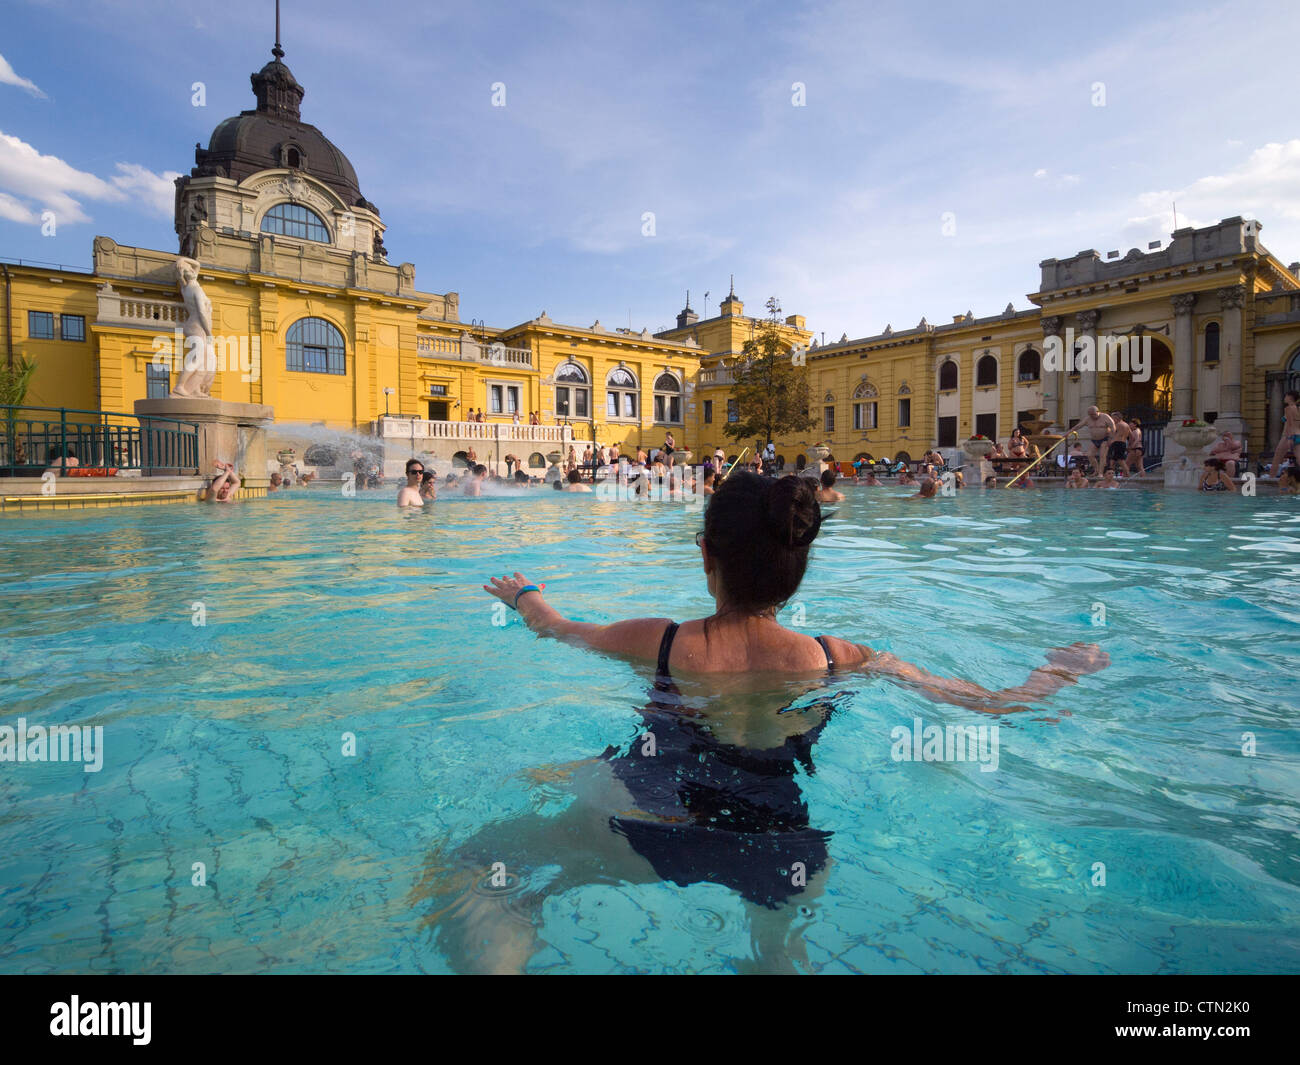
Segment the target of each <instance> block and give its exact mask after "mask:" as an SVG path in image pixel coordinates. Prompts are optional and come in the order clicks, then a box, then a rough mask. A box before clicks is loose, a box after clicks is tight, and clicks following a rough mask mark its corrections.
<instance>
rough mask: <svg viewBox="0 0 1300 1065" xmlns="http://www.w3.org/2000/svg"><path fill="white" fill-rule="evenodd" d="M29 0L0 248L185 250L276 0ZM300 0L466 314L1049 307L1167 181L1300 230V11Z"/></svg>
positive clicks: (610, 320) (288, 2)
mask: <svg viewBox="0 0 1300 1065" xmlns="http://www.w3.org/2000/svg"><path fill="white" fill-rule="evenodd" d="M3 3H4V18H3V27H2V28H0V56H2V57H3V59H2V60H0V256H3V257H7V258H31V259H39V260H43V261H47V262H56V263H62V264H67V265H73V266H82V267H85V266H88V265H89V261H90V248H91V241H92V238H93V237H94V236H95V235H96V234H100V233H103V234H107V235H109V236H112V237H113V238H114V239H115V240H117V241H118V242H119V243H123V244H138V245H143V246H148V247H155V248H165V249H169V250H170V249H173V248H174V247H175V246H176V240H175V235H174V233H173V230H172V223H171V205H172V189H171V178H172V177H174V176H175V174H176V173H178V172H188V170H189V168H190V167H191V166H192V165H193V146H194V144H195V142H196V141H202V142H203V143H204V144H205V145H206V143H207V140H208V137H209V135H210V134H211V131H212V128H213V127H214V126H215V125H216V124H217V123H218V122H219V121H220V120H221V119H222V118H225V117H226V116H228V115H232V114H235V113H237V112H239V111H240V110H244V109H247V108H250V107H252V106H253V96H252V92H251V90H250V86H249V81H248V75H249V74H250V73H252V72H253V71H255V70H257V69H258V68H259V67H261V66H262V64H263V63H264V62H266V61H267V60H268V59H269V58H270V54H269V53H270V47H271V43H272V37H273V8H274V5H273V3H271V2H268V0H226V2H225V3H223V4H221V5H219V6H218V5H212V4H207V3H190V2H187V0H171V2H166V3H164V2H155V0H96V2H94V3H86V2H84V0H3ZM282 7H283V27H284V28H283V44H284V47H285V50H286V57H285V62H286V63H287V64H288V65H289V66H290V68H291V69H292V70H293V72H294V74H295V76H296V77H297V78H298V80H299V82H301V83H302V85H303V86H304V87H305V89H306V97H305V98H304V100H303V118H304V120H305V121H308V122H311V123H312V124H314V125H316V126H317V127H319V128H320V129H321V130H322V132H324V133H325V135H326V136H328V137H329V138H330V139H331V140H333V141H334V143H335V144H337V145H338V146H339V147H340V148H341V149H342V150H343V151H344V152H345V153H346V154H347V155H348V156H349V158H350V159H351V160H352V162H353V165H354V166H355V167H356V170H357V174H358V176H359V178H360V182H361V188H362V192H363V194H364V195H365V196H366V197H367V198H368V199H370V200H371V201H373V202H374V203H375V204H377V205H378V207H379V209H380V212H381V214H382V216H383V218H384V221H385V223H386V224H387V225H388V227H389V228H388V233H387V235H386V237H385V243H386V245H387V248H388V253H389V258H390V261H392V262H402V261H410V262H413V263H415V264H416V267H417V275H416V280H417V284H418V285H419V287H420V288H421V289H423V290H425V291H431V292H444V291H451V290H454V291H459V292H460V294H461V303H460V306H461V313H462V314H463V315H464V316H465V317H466V318H467V319H469V318H479V319H484V320H486V321H487V322H488V323H489V324H492V325H499V326H506V325H512V324H515V323H517V322H520V321H523V320H525V319H528V318H532V317H534V316H535V315H537V314H539V313H541V311H542V310H546V311H547V312H548V313H549V314H550V315H551V317H552V318H554V319H556V320H559V321H563V322H569V323H574V324H579V325H590V324H591V323H592V322H593V321H594V320H595V319H597V318H599V319H600V320H601V321H602V323H603V324H604V325H606V326H607V327H613V326H619V325H623V326H625V325H627V324H628V323H629V316H630V321H631V324H632V326H633V327H634V328H636V329H640V328H641V327H642V326H649V327H650V328H651V329H652V330H654V329H660V328H663V327H666V326H668V325H671V324H672V322H673V318H674V316H675V315H676V313H677V311H678V310H679V309H680V308H681V305H682V298H683V294H684V290H685V289H687V288H689V289H690V290H691V296H692V303H693V304H694V306H695V308H696V310H699V311H701V312H703V311H704V310H705V307H704V293H705V292H706V291H708V292H709V302H708V311H709V313H716V310H717V305H718V301H719V299H720V298H721V297H722V296H723V295H725V293H726V291H727V283H728V275H730V274H733V273H734V274H735V276H736V292H737V295H739V296H740V297H741V298H742V299H743V300H744V301H745V303H746V309H747V310H748V311H751V312H753V313H761V309H762V306H763V302H764V301H765V300H766V298H767V297H768V296H771V295H776V296H778V298H779V299H780V301H781V303H782V305H783V307H784V309H785V312H786V313H787V314H789V313H799V314H803V315H806V316H807V319H808V325H809V327H810V328H812V329H814V330H816V331H818V332H823V331H824V332H825V334H826V337H827V339H828V340H834V339H837V338H838V337H839V336H840V334H841V333H847V334H848V335H849V336H850V337H856V336H862V335H866V334H871V333H876V332H879V331H880V330H882V329H883V328H884V326H885V325H886V323H889V324H891V325H892V326H893V327H894V328H895V329H903V328H910V327H912V326H914V325H916V323H917V322H918V321H919V320H920V318H921V317H922V315H924V316H926V317H927V318H928V319H929V320H930V321H931V322H935V323H938V322H943V321H951V316H952V315H954V314H960V313H964V312H965V311H966V310H968V309H970V310H973V311H974V312H975V314H976V315H985V314H994V313H998V312H1000V311H1001V310H1002V309H1003V307H1005V306H1006V304H1007V302H1008V301H1012V302H1014V304H1015V306H1016V307H1017V308H1018V309H1023V308H1025V307H1028V306H1029V303H1028V301H1027V300H1026V299H1025V294H1026V293H1028V292H1032V291H1034V290H1035V289H1036V287H1037V281H1038V269H1037V264H1038V262H1039V261H1040V260H1042V259H1045V258H1048V257H1064V256H1068V255H1072V254H1074V253H1075V252H1077V251H1079V250H1081V249H1084V248H1096V249H1097V250H1099V251H1100V252H1102V254H1103V255H1104V254H1105V253H1106V252H1107V251H1109V250H1112V249H1118V250H1120V251H1121V252H1126V251H1127V250H1128V249H1129V248H1131V247H1134V246H1136V247H1141V248H1144V249H1145V248H1146V246H1147V242H1148V241H1150V240H1158V239H1167V238H1168V234H1169V232H1170V230H1171V228H1172V221H1173V218H1172V209H1171V203H1172V202H1173V201H1177V204H1178V222H1179V224H1180V225H1188V224H1193V225H1205V224H1208V223H1210V222H1214V221H1217V220H1218V219H1219V218H1222V217H1226V216H1229V215H1234V214H1243V215H1247V216H1251V217H1255V218H1258V219H1260V221H1261V222H1262V223H1263V232H1262V238H1263V241H1264V243H1265V244H1266V245H1267V246H1268V247H1269V248H1270V250H1272V251H1273V252H1274V253H1275V254H1277V255H1278V256H1279V257H1280V258H1281V259H1282V260H1283V261H1284V262H1290V261H1292V260H1295V259H1300V197H1298V196H1297V195H1296V193H1297V190H1300V117H1298V116H1297V113H1296V111H1295V109H1294V108H1293V107H1291V106H1290V99H1291V93H1290V92H1289V91H1288V89H1289V85H1288V77H1289V75H1290V72H1291V71H1292V70H1293V69H1294V63H1293V56H1292V51H1293V42H1294V41H1295V40H1296V39H1298V38H1300V7H1297V8H1292V7H1291V6H1290V5H1276V6H1274V7H1272V8H1270V9H1269V10H1268V12H1267V14H1266V15H1265V16H1261V15H1260V14H1259V9H1258V8H1257V7H1253V8H1252V7H1248V6H1247V5H1245V4H1207V5H1196V4H1192V3H1185V2H1179V3H1159V2H1156V3H1147V4H1133V3H1116V4H1110V3H1090V4H1087V5H1076V4H1061V5H1057V4H1050V3H1048V4H1044V3H1032V4H1031V3H1025V4H1019V3H999V4H997V5H968V4H931V3H924V2H923V3H902V4H864V3H861V2H843V3H840V2H826V3H767V2H756V3H745V4H741V3H732V4H718V3H708V2H703V3H701V2H684V3H663V4H648V3H639V2H635V0H630V2H620V3H608V2H607V3H594V4H584V3H580V2H572V0H566V2H561V3H538V4H520V3H509V4H501V3H493V2H487V0H483V2H478V3H475V4H437V3H427V4H426V3H373V4H368V5H357V4H356V3H354V2H340V0H311V2H308V0H283V4H282ZM196 81H201V82H203V83H204V84H205V86H206V106H205V107H201V108H198V107H194V106H192V103H191V97H192V92H191V85H192V84H193V83H194V82H196ZM495 82H502V83H504V84H505V86H506V106H505V107H504V108H494V107H493V106H492V105H491V96H492V85H493V83H495ZM795 82H802V83H803V84H804V85H805V86H806V106H802V107H796V106H793V105H792V98H793V91H792V86H793V84H794V83H795ZM1098 82H1100V83H1103V84H1104V106H1095V103H1094V101H1095V100H1097V99H1099V96H1098V92H1097V90H1096V89H1095V88H1094V85H1095V84H1096V83H1098ZM46 210H53V211H54V212H55V217H56V219H57V222H58V226H57V232H56V235H54V236H43V235H42V233H41V225H40V219H41V214H42V212H43V211H46ZM647 211H650V212H653V213H654V216H655V235H654V236H644V235H643V233H642V230H643V222H642V218H643V214H644V213H645V212H647ZM949 215H951V218H948V219H947V220H948V221H949V222H950V223H951V224H950V225H949V227H948V228H949V229H951V230H952V232H951V233H947V234H946V233H945V232H944V229H945V226H944V223H945V219H946V216H949Z"/></svg>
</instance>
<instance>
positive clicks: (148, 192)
mask: <svg viewBox="0 0 1300 1065" xmlns="http://www.w3.org/2000/svg"><path fill="white" fill-rule="evenodd" d="M117 169H118V171H119V173H118V175H117V176H116V177H114V178H113V179H112V180H113V184H114V185H115V186H117V188H119V189H121V190H122V191H123V192H125V193H126V194H127V195H128V196H130V197H131V198H132V199H135V200H139V201H140V202H141V203H143V204H144V205H145V207H146V208H147V209H148V210H149V211H150V212H152V213H153V214H156V215H161V216H162V217H163V218H170V217H171V216H172V213H173V212H174V211H175V209H176V184H175V182H176V179H177V178H178V177H180V176H181V175H180V174H179V173H178V172H177V171H175V170H166V171H164V172H163V173H161V174H155V173H154V172H153V171H152V170H149V169H147V168H145V167H143V166H141V165H140V164H139V163H118V164H117Z"/></svg>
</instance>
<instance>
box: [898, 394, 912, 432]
mask: <svg viewBox="0 0 1300 1065" xmlns="http://www.w3.org/2000/svg"><path fill="white" fill-rule="evenodd" d="M911 425H912V400H911V398H910V397H909V398H908V399H900V400H899V401H898V427H899V428H900V429H908V428H910V427H911Z"/></svg>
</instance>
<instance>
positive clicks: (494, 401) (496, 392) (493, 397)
mask: <svg viewBox="0 0 1300 1065" xmlns="http://www.w3.org/2000/svg"><path fill="white" fill-rule="evenodd" d="M502 391H503V389H502V388H501V386H500V385H491V386H489V399H488V402H489V403H490V405H491V407H492V413H493V414H500V413H501V409H502V408H501V393H502Z"/></svg>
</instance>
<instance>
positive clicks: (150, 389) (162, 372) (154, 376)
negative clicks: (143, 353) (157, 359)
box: [144, 363, 172, 399]
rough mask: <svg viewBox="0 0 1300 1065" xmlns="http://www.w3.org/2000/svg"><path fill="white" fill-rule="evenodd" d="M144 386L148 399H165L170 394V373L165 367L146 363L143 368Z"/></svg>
mask: <svg viewBox="0 0 1300 1065" xmlns="http://www.w3.org/2000/svg"><path fill="white" fill-rule="evenodd" d="M144 387H145V395H146V396H147V397H148V398H149V399H166V398H167V397H168V396H169V395H171V390H172V375H171V373H170V372H169V371H168V369H167V367H166V366H155V365H153V363H149V364H147V365H146V366H145V368H144Z"/></svg>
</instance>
